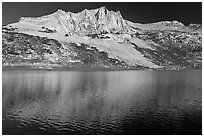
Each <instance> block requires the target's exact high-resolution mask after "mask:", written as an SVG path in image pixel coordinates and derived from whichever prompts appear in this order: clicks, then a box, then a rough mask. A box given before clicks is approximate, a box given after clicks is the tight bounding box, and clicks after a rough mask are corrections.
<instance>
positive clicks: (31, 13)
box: [2, 2, 202, 25]
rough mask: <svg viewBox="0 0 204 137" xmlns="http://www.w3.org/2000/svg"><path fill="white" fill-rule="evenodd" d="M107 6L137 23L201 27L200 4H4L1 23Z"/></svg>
mask: <svg viewBox="0 0 204 137" xmlns="http://www.w3.org/2000/svg"><path fill="white" fill-rule="evenodd" d="M101 6H106V8H107V9H108V10H113V11H118V10H119V11H120V12H121V14H122V16H123V18H124V19H126V20H129V21H132V22H135V23H136V22H137V23H153V22H159V21H172V20H177V21H180V22H182V23H184V24H185V25H189V24H190V23H199V24H201V23H202V3H201V2H180V3H179V2H163V3H161V2H152V3H151V2H144V3H142V2H106V3H103V2H93V3H92V2H84V3H82V2H76V3H74V2H67V3H64V2H3V3H2V23H3V24H9V23H14V22H17V21H18V20H19V18H20V17H38V16H42V15H47V14H51V13H53V12H55V11H57V9H62V10H64V11H70V12H74V13H76V12H80V11H82V10H84V9H85V8H86V9H95V8H99V7H101Z"/></svg>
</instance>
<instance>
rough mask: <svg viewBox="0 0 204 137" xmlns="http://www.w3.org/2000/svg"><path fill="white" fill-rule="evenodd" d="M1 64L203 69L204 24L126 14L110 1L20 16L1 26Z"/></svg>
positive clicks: (41, 66)
mask: <svg viewBox="0 0 204 137" xmlns="http://www.w3.org/2000/svg"><path fill="white" fill-rule="evenodd" d="M2 63H3V67H14V66H16V67H25V68H34V69H35V68H36V69H59V68H60V69H78V68H88V69H91V68H93V69H165V70H181V69H201V67H202V25H201V24H189V26H185V25H184V24H182V23H181V22H178V21H161V22H156V23H150V24H140V23H133V22H130V21H128V20H125V19H124V18H123V17H122V13H121V12H120V11H117V12H115V11H110V10H108V9H107V8H106V7H100V8H98V9H91V10H88V9H85V10H83V11H81V12H79V13H72V12H65V11H63V10H58V11H56V12H54V13H53V14H50V15H45V16H42V17H21V18H20V19H19V22H16V23H13V24H8V25H4V26H3V28H2Z"/></svg>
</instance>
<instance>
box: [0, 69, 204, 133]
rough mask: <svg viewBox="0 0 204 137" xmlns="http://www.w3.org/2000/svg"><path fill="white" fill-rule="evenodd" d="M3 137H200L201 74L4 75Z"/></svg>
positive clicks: (17, 73) (10, 73)
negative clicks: (79, 136) (192, 136)
mask: <svg viewBox="0 0 204 137" xmlns="http://www.w3.org/2000/svg"><path fill="white" fill-rule="evenodd" d="M2 126H3V127H2V130H3V131H2V132H3V134H33V135H34V134H201V133H202V132H201V131H202V72H201V71H151V70H145V71H107V72H105V71H101V72H100V71H97V72H77V71H3V75H2Z"/></svg>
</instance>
